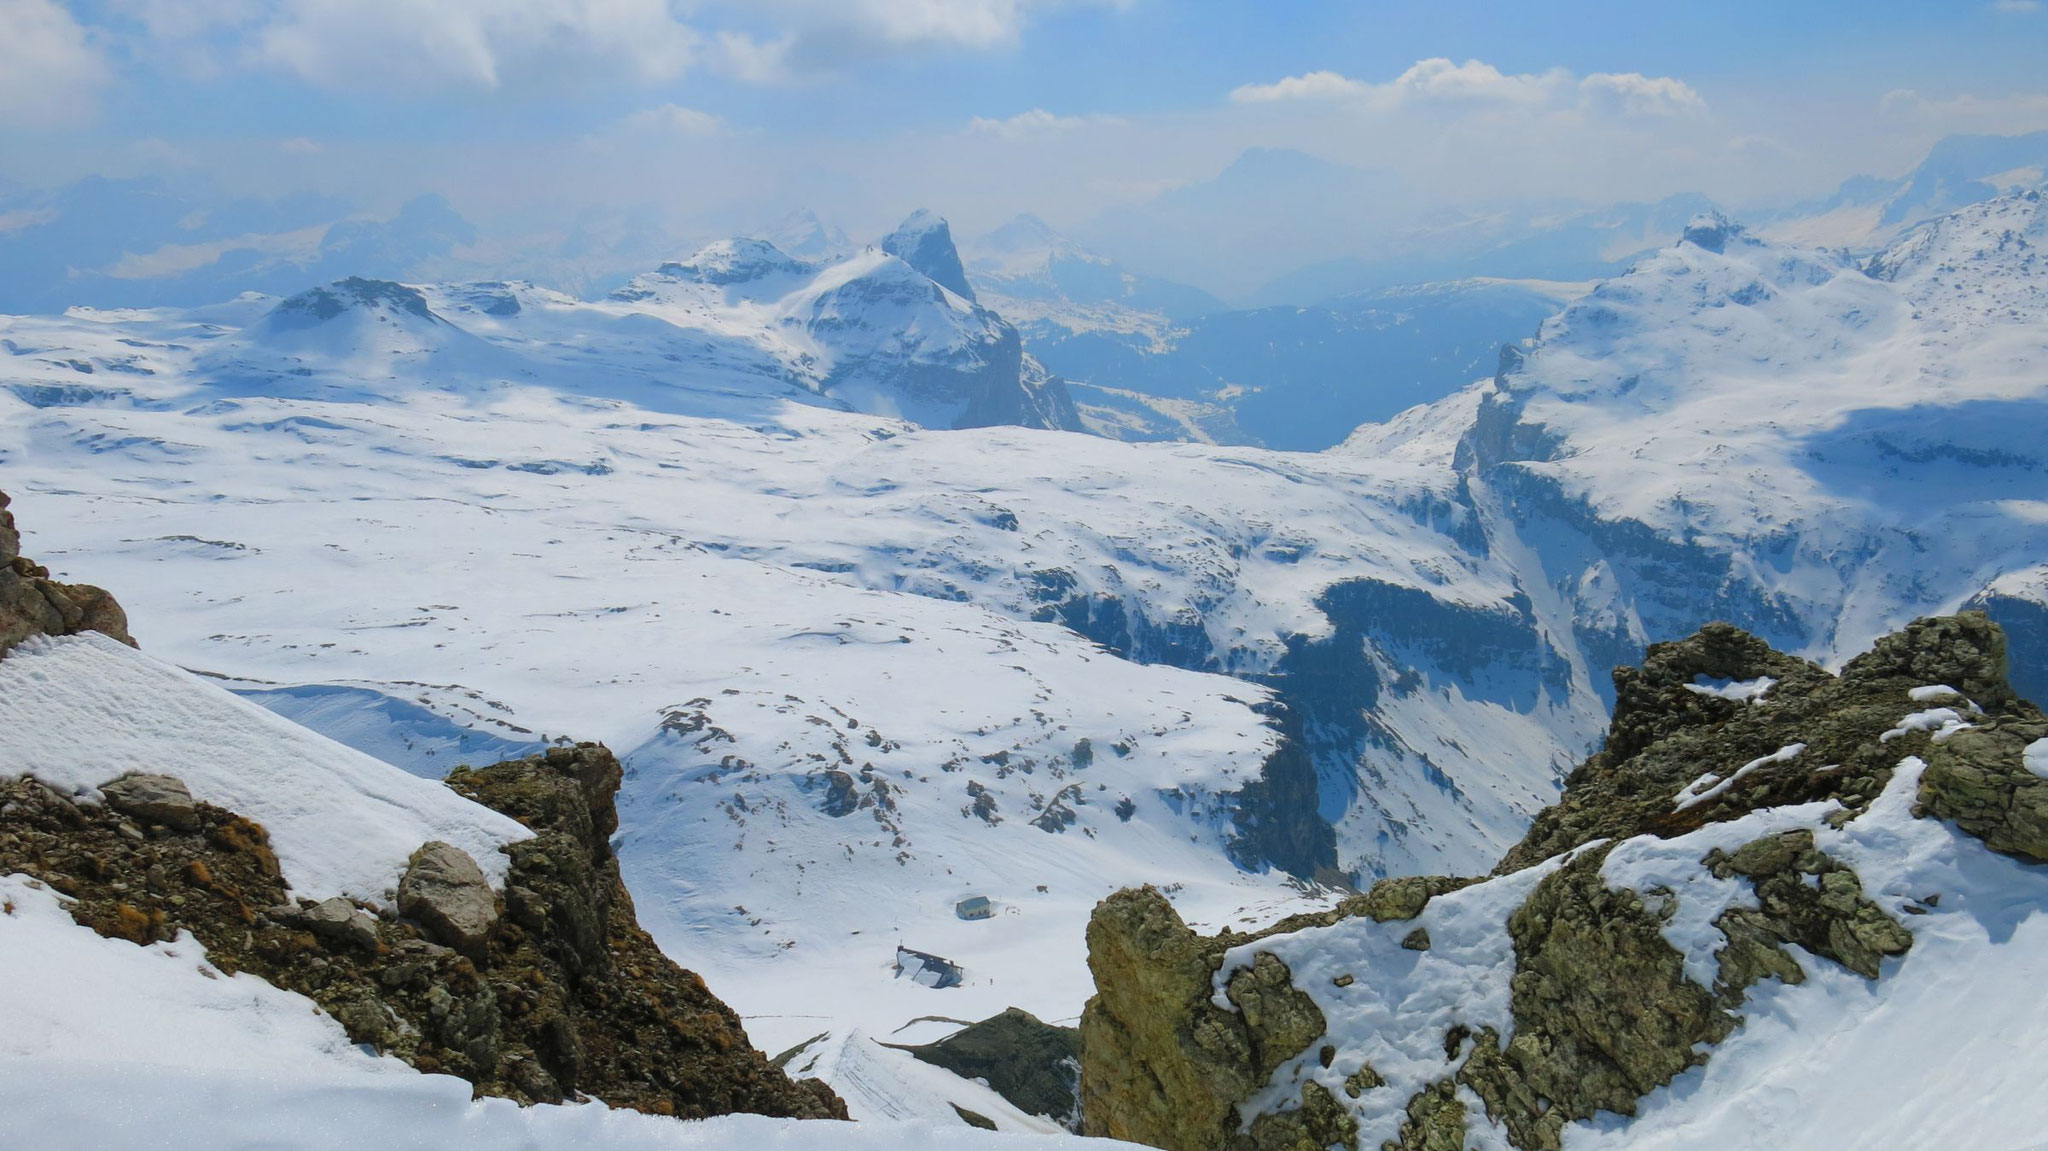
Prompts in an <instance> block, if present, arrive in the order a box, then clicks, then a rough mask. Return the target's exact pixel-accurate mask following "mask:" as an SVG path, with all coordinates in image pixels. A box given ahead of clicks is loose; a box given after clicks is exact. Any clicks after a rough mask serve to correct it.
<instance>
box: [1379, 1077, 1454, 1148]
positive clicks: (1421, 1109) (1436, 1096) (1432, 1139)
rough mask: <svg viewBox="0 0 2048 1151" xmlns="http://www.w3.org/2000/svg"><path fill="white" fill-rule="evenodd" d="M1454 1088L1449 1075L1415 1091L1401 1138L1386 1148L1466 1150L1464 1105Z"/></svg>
mask: <svg viewBox="0 0 2048 1151" xmlns="http://www.w3.org/2000/svg"><path fill="white" fill-rule="evenodd" d="M1457 1092H1458V1088H1457V1085H1456V1084H1454V1083H1452V1082H1451V1081H1450V1080H1448V1079H1446V1080H1443V1081H1442V1082H1439V1083H1433V1084H1431V1085H1430V1086H1428V1087H1426V1088H1424V1089H1423V1090H1421V1091H1418V1092H1416V1093H1415V1097H1414V1098H1413V1099H1410V1100H1409V1101H1408V1120H1407V1122H1405V1123H1403V1124H1401V1136H1400V1139H1399V1141H1398V1142H1394V1143H1389V1144H1388V1145H1387V1151H1465V1105H1464V1104H1463V1103H1461V1102H1459V1101H1458V1094H1457Z"/></svg>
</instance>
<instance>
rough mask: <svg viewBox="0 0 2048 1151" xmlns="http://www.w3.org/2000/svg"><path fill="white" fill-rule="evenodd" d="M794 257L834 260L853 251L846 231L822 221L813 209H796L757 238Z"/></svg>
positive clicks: (815, 260)
mask: <svg viewBox="0 0 2048 1151" xmlns="http://www.w3.org/2000/svg"><path fill="white" fill-rule="evenodd" d="M760 238H762V239H764V240H767V241H769V242H770V243H772V244H774V245H775V246H776V247H778V248H781V249H782V250H783V251H784V252H787V253H789V254H790V255H792V256H795V257H797V258H798V259H803V260H811V261H813V262H817V261H822V260H830V259H837V258H838V257H841V256H844V255H846V254H848V253H849V252H851V251H852V250H853V243H852V241H850V240H848V239H847V238H846V233H845V232H843V231H841V230H839V229H838V228H836V227H834V226H832V225H830V224H827V223H825V221H823V220H821V219H819V218H818V214H817V213H816V212H813V211H811V210H810V209H809V208H799V209H797V210H796V211H794V212H791V213H790V214H789V215H787V216H784V217H783V218H782V221H781V222H780V223H778V224H776V225H775V226H774V227H773V228H770V229H768V230H766V231H764V232H762V233H761V237H760Z"/></svg>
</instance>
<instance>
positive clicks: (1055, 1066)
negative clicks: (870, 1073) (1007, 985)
mask: <svg viewBox="0 0 2048 1151" xmlns="http://www.w3.org/2000/svg"><path fill="white" fill-rule="evenodd" d="M882 1046H884V1047H895V1048H896V1049H897V1050H900V1051H908V1052H909V1053H910V1054H912V1055H914V1056H916V1057H917V1058H919V1059H922V1060H924V1061H925V1062H926V1063H929V1064H931V1065H933V1066H935V1067H943V1068H945V1069H946V1070H948V1071H951V1072H952V1073H953V1074H955V1075H958V1076H960V1077H961V1078H962V1079H979V1080H982V1081H983V1082H985V1083H987V1084H988V1085H989V1087H990V1089H991V1090H993V1091H995V1093H996V1094H998V1095H1001V1096H1002V1097H1003V1098H1005V1099H1008V1100H1009V1101H1010V1102H1012V1103H1014V1104H1016V1105H1017V1108H1018V1110H1020V1111H1023V1112H1024V1113H1025V1114H1027V1115H1043V1116H1045V1117H1047V1118H1049V1119H1053V1120H1055V1121H1057V1122H1059V1123H1060V1124H1061V1125H1063V1126H1065V1127H1066V1128H1068V1129H1069V1130H1076V1129H1078V1128H1079V1127H1080V1123H1081V1108H1080V1096H1079V1094H1078V1086H1077V1083H1078V1079H1079V1076H1080V1073H1081V1035H1080V1032H1079V1031H1077V1030H1076V1029H1074V1028H1072V1027H1056V1026H1054V1025H1052V1024H1050V1023H1047V1022H1045V1021H1043V1020H1041V1019H1039V1018H1038V1017H1037V1016H1035V1015H1033V1014H1031V1013H1030V1012H1029V1011H1025V1010H1023V1009H1021V1008H1017V1007H1012V1008H1010V1009H1009V1010H1007V1011H1004V1012H1003V1013H1002V1014H1000V1015H995V1016H991V1017H989V1018H987V1019H984V1020H982V1021H981V1022H979V1023H974V1024H970V1025H968V1026H967V1027H964V1028H962V1029H960V1030H959V1031H956V1032H954V1033H953V1034H951V1035H948V1036H946V1037H945V1038H944V1039H941V1040H939V1041H937V1042H935V1043H921V1044H914V1045H913V1044H896V1043H884V1044H883V1045H882ZM970 1122H971V1121H970Z"/></svg>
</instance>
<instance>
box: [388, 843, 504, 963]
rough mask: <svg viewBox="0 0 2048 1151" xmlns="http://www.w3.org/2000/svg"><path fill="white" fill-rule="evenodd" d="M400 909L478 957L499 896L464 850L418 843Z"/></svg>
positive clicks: (400, 894)
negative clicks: (418, 847)
mask: <svg viewBox="0 0 2048 1151" xmlns="http://www.w3.org/2000/svg"><path fill="white" fill-rule="evenodd" d="M398 911H399V914H401V915H405V916H408V917H409V918H412V919H415V920H417V921H418V922H419V924H420V926H422V927H425V928H426V929H427V932H428V933H429V934H430V935H432V936H433V937H434V938H435V939H437V940H439V941H440V942H441V943H444V944H446V945H448V946H449V947H453V948H454V949H455V950H457V951H460V952H462V953H463V954H464V955H468V956H470V957H472V958H479V957H481V956H482V955H483V953H484V946H485V944H486V942H487V941H488V940H489V939H490V935H491V928H493V927H495V926H497V923H498V897H497V893H496V892H493V891H492V890H491V884H490V881H489V880H487V879H485V878H484V873H483V869H482V868H480V867H478V866H477V865H476V860H474V859H471V858H470V857H469V853H468V852H466V851H464V850H462V849H461V848H459V847H457V846H455V845H454V844H452V843H443V842H441V841H440V840H438V839H437V840H433V841H431V842H428V843H425V844H422V845H421V846H420V849H419V850H418V851H415V852H413V853H412V859H411V861H410V862H408V863H407V864H406V868H405V878H403V879H401V880H399V881H398Z"/></svg>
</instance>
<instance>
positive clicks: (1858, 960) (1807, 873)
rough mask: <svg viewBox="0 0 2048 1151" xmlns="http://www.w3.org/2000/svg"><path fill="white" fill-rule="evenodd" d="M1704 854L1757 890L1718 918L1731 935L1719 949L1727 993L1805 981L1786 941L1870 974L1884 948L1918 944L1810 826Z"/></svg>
mask: <svg viewBox="0 0 2048 1151" xmlns="http://www.w3.org/2000/svg"><path fill="white" fill-rule="evenodd" d="M1704 862H1705V863H1706V865H1707V868H1708V869H1709V870H1710V871H1712V872H1713V873H1714V874H1715V875H1716V876H1718V877H1721V878H1727V877H1728V876H1730V875H1741V876H1744V877H1746V878H1748V879H1749V881H1750V883H1751V885H1752V886H1753V887H1754V889H1755V893H1756V898H1757V906H1756V907H1739V906H1738V907H1731V908H1729V909H1728V910H1727V911H1725V912H1723V913H1722V914H1721V916H1720V918H1719V919H1717V920H1716V921H1715V922H1716V925H1717V926H1718V927H1720V928H1721V930H1722V932H1723V933H1724V934H1726V935H1727V936H1728V945H1727V946H1726V947H1725V948H1724V949H1723V950H1722V952H1721V955H1720V967H1721V978H1720V980H1719V983H1720V987H1721V990H1722V993H1723V997H1724V999H1727V1000H1729V1001H1732V1002H1740V996H1741V992H1742V991H1743V989H1745V988H1747V987H1749V986H1750V985H1751V984H1753V983H1755V982H1757V981H1758V980H1760V979H1762V978H1764V977H1765V976H1770V977H1772V978H1776V979H1779V980H1781V981H1783V982H1786V983H1799V982H1801V981H1802V980H1803V979H1804V978H1805V972H1804V970H1803V969H1802V968H1801V967H1800V966H1799V962H1798V960H1796V959H1794V958H1793V957H1792V955H1791V954H1789V953H1788V952H1786V951H1785V949H1784V946H1783V945H1784V944H1787V943H1796V944H1798V945H1799V946H1800V947H1803V948H1805V949H1806V950H1807V951H1809V952H1811V953H1813V954H1815V955H1818V956H1820V957H1821V958H1823V959H1831V960H1833V961H1834V962H1836V963H1839V964H1841V965H1842V966H1843V967H1846V968H1848V969H1849V970H1851V971H1854V972H1855V973H1857V974H1858V975H1861V976H1863V977H1864V978H1865V979H1876V978H1877V977H1878V973H1879V964H1880V963H1881V962H1882V961H1883V960H1884V958H1885V957H1886V956H1890V955H1903V954H1904V953H1905V952H1906V950H1907V949H1908V948H1910V947H1912V946H1913V933H1912V932H1910V931H1907V930H1906V929H1905V928H1904V927H1902V926H1900V925H1899V923H1898V921H1897V920H1895V919H1893V918H1892V917H1891V916H1890V915H1887V914H1885V911H1884V909H1883V908H1881V907H1879V906H1878V905H1877V904H1875V903H1872V902H1871V901H1870V900H1868V899H1866V898H1864V895H1863V882H1862V880H1860V879H1858V878H1857V877H1856V873H1855V872H1854V871H1851V870H1849V869H1848V868H1846V867H1844V866H1842V865H1841V864H1840V863H1837V862H1836V861H1835V860H1833V859H1830V858H1829V857H1828V856H1827V855H1825V854H1823V853H1822V852H1821V851H1819V850H1818V849H1816V848H1815V847H1814V842H1813V832H1812V831H1809V830H1804V829H1801V830H1796V831H1787V832H1782V833H1780V834H1777V835H1770V836H1765V837H1764V838H1762V839H1758V840H1755V841H1753V842H1751V843H1748V844H1745V845H1743V846H1742V847H1740V848H1738V849H1736V850H1735V851H1734V852H1733V853H1732V854H1728V855H1722V854H1720V853H1718V852H1717V853H1714V854H1711V855H1709V856H1708V857H1707V858H1706V860H1704Z"/></svg>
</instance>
